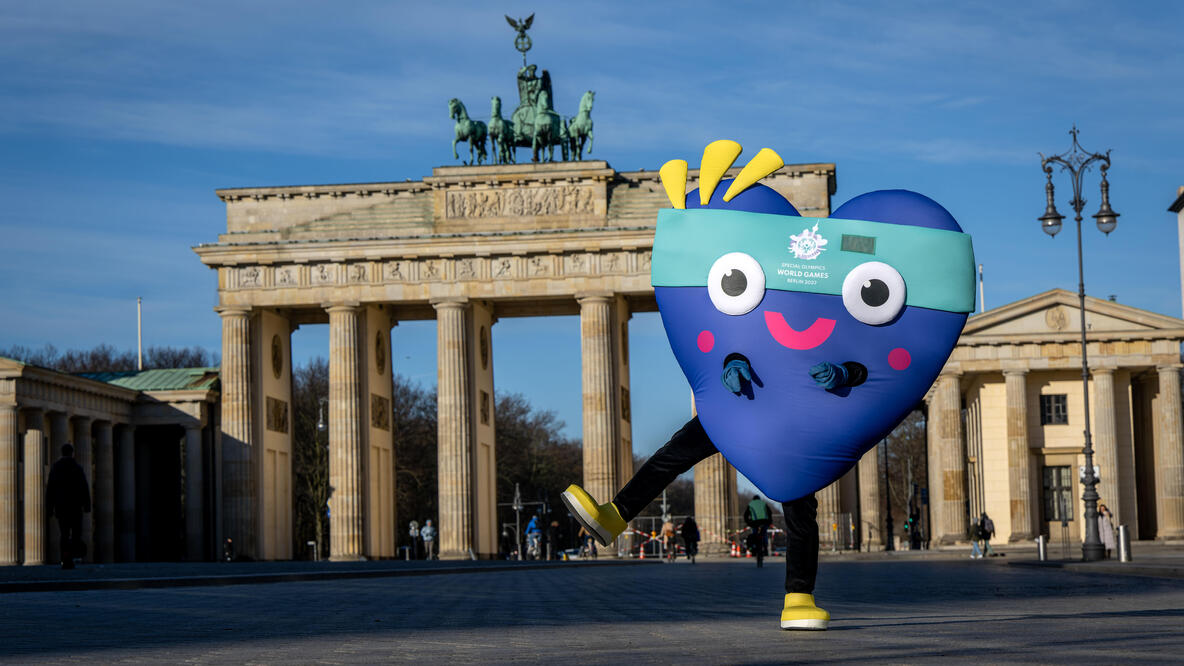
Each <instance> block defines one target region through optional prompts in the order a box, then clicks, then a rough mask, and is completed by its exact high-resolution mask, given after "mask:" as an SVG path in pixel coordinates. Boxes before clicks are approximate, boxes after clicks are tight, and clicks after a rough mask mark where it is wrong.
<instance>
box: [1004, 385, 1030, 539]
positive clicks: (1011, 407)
mask: <svg viewBox="0 0 1184 666" xmlns="http://www.w3.org/2000/svg"><path fill="white" fill-rule="evenodd" d="M1027 379H1028V373H1027V372H1026V371H1024V370H1004V371H1003V383H1004V393H1005V395H1006V401H1007V490H1008V495H1009V497H1010V498H1011V536H1009V537H1008V541H1009V542H1013V543H1014V542H1016V541H1031V540H1032V539H1033V538H1034V536H1035V535H1034V533H1033V531H1032V525H1033V521H1032V516H1033V513H1032V492H1031V487H1032V472H1031V467H1032V465H1031V457H1032V454H1031V451H1030V450H1029V448H1028V386H1027Z"/></svg>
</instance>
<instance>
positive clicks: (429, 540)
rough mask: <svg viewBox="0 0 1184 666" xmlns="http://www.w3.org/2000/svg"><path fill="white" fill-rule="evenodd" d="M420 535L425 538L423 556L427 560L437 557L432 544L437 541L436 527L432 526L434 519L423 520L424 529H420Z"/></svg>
mask: <svg viewBox="0 0 1184 666" xmlns="http://www.w3.org/2000/svg"><path fill="white" fill-rule="evenodd" d="M419 537H420V538H421V539H423V556H424V559H425V560H434V559H436V554H435V553H434V552H433V551H432V546H433V545H434V544H435V542H436V528H435V527H433V526H432V519H431V518H428V519H427V520H425V521H423V529H421V530H419Z"/></svg>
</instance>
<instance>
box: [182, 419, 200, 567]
mask: <svg viewBox="0 0 1184 666" xmlns="http://www.w3.org/2000/svg"><path fill="white" fill-rule="evenodd" d="M201 439H202V438H201V423H199V422H197V421H192V422H190V423H186V424H185V558H186V559H188V560H189V561H191V562H198V561H201V560H202V559H205V558H204V557H203V553H204V552H205V530H204V529H203V526H204V520H205V511H204V508H205V493H204V488H205V485H204V484H205V479H204V474H203V473H202V472H203V470H202V447H201Z"/></svg>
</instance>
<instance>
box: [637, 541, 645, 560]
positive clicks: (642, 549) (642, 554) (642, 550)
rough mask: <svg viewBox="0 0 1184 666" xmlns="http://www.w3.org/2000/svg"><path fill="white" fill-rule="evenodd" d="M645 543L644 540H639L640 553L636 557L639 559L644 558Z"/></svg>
mask: <svg viewBox="0 0 1184 666" xmlns="http://www.w3.org/2000/svg"><path fill="white" fill-rule="evenodd" d="M645 544H646V542H644V541H642V542H641V548H640V550H641V555H639V556H638V557H637V559H639V560H644V559H645Z"/></svg>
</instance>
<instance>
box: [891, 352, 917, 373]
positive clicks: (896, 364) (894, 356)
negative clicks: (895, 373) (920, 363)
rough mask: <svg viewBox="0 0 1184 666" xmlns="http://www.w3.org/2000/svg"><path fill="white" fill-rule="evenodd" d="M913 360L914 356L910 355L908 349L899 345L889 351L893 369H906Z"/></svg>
mask: <svg viewBox="0 0 1184 666" xmlns="http://www.w3.org/2000/svg"><path fill="white" fill-rule="evenodd" d="M912 362H913V357H912V356H909V352H908V350H907V349H905V348H903V347H897V348H896V349H893V350H892V351H890V352H888V365H890V366H892V369H893V370H904V369H905V368H907V367H909V364H910V363H912Z"/></svg>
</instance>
